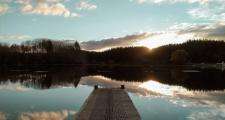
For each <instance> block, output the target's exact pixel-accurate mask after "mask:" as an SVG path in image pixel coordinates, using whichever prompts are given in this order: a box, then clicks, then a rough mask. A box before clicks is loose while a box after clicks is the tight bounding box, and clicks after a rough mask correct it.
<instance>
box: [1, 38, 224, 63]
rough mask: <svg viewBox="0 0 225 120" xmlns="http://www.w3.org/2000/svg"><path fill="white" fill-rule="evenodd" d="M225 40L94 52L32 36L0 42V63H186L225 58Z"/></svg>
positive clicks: (77, 44)
mask: <svg viewBox="0 0 225 120" xmlns="http://www.w3.org/2000/svg"><path fill="white" fill-rule="evenodd" d="M224 51H225V42H224V41H216V40H205V39H202V40H189V41H187V42H185V43H182V44H169V45H165V46H160V47H158V48H154V49H149V48H146V47H118V48H112V49H109V50H105V51H101V52H96V51H86V50H82V48H81V47H80V45H79V43H78V42H77V41H75V42H73V43H72V42H70V43H65V42H62V41H55V40H51V39H36V40H33V41H26V42H23V43H21V44H12V45H7V44H0V64H1V66H2V67H6V66H35V65H37V66H41V65H173V64H176V65H187V64H196V63H218V62H222V61H225V52H224Z"/></svg>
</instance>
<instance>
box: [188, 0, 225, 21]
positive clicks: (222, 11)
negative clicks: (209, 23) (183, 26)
mask: <svg viewBox="0 0 225 120" xmlns="http://www.w3.org/2000/svg"><path fill="white" fill-rule="evenodd" d="M187 13H188V14H189V15H191V16H192V17H193V18H196V19H206V20H213V21H218V20H220V21H221V20H224V21H225V1H224V2H214V3H210V4H208V5H205V6H201V5H200V6H199V7H197V8H193V9H190V10H188V11H187Z"/></svg>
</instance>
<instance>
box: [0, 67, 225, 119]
mask: <svg viewBox="0 0 225 120" xmlns="http://www.w3.org/2000/svg"><path fill="white" fill-rule="evenodd" d="M96 84H98V85H99V86H100V87H107V88H112V87H119V86H120V85H125V87H126V90H127V92H128V93H129V96H130V97H131V99H132V101H133V103H134V105H135V107H136V108H137V110H138V112H139V113H140V115H141V117H142V119H143V120H149V119H153V120H164V119H166V120H211V119H214V120H224V119H225V72H222V71H220V70H211V69H209V70H194V69H184V68H179V69H178V68H176V69H164V68H155V69H150V68H143V67H64V68H58V67H55V68H39V69H37V68H35V69H7V70H1V72H0V120H14V119H15V120H16V119H18V120H36V119H37V120H38V119H59V120H63V119H68V120H71V119H73V118H74V116H75V115H76V113H77V112H78V111H79V109H80V107H81V106H82V105H83V103H84V101H85V100H86V98H87V97H88V96H89V95H90V93H91V92H92V91H93V86H94V85H96Z"/></svg>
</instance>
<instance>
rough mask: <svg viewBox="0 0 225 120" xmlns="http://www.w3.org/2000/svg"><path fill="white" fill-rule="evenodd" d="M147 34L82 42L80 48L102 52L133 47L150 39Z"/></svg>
mask: <svg viewBox="0 0 225 120" xmlns="http://www.w3.org/2000/svg"><path fill="white" fill-rule="evenodd" d="M150 36H151V34H149V33H141V34H133V35H127V36H124V37H119V38H108V39H103V40H100V41H88V42H82V43H81V47H82V48H83V49H86V50H104V49H109V48H113V47H124V46H133V45H134V43H136V42H137V41H139V40H142V39H145V38H148V37H150Z"/></svg>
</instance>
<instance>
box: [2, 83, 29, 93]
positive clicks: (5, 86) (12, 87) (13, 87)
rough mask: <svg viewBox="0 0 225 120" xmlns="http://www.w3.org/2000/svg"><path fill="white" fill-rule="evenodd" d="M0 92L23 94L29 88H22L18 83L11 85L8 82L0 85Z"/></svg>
mask: <svg viewBox="0 0 225 120" xmlns="http://www.w3.org/2000/svg"><path fill="white" fill-rule="evenodd" d="M0 90H10V91H16V92H24V91H27V90H29V88H27V87H25V86H23V85H22V84H21V83H20V82H16V83H12V82H10V81H8V82H6V83H4V84H0Z"/></svg>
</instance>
